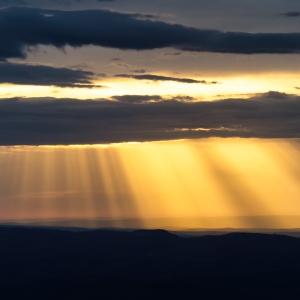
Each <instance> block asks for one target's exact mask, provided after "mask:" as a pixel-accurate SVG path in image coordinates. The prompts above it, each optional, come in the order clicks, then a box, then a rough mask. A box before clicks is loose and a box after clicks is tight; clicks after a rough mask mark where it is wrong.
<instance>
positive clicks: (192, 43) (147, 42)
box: [0, 7, 300, 60]
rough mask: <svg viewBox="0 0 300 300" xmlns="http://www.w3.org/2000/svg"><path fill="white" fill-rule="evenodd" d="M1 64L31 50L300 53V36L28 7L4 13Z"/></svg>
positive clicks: (0, 30)
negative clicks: (43, 47) (46, 47)
mask: <svg viewBox="0 0 300 300" xmlns="http://www.w3.org/2000/svg"><path fill="white" fill-rule="evenodd" d="M0 39H1V45H0V59H2V60H6V59H8V58H24V57H25V56H26V50H27V49H28V47H35V46H38V45H52V46H55V47H60V48H62V47H64V46H66V45H70V46H72V47H81V46H86V45H95V46H102V47H111V48H118V49H123V50H126V49H132V50H146V49H156V48H164V47H173V48H175V49H180V50H187V51H198V52H203V51H206V52H219V53H240V54H254V53H299V52H300V33H256V34H252V33H243V32H220V31H217V30H201V29H197V28H192V27H186V26H182V25H179V24H169V23H165V22H159V21H153V20H152V19H141V15H140V14H124V13H119V12H114V11H107V10H82V11H62V10H43V9H35V8H28V7H11V8H4V9H1V10H0Z"/></svg>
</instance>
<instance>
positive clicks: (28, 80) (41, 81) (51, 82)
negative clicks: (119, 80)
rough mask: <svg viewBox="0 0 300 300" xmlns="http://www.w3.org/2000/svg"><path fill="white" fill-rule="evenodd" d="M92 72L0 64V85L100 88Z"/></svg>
mask: <svg viewBox="0 0 300 300" xmlns="http://www.w3.org/2000/svg"><path fill="white" fill-rule="evenodd" d="M93 79H95V74H94V73H93V72H88V71H83V70H73V69H70V68H55V67H52V66H46V65H30V64H15V63H0V84H1V83H10V84H20V85H41V86H56V87H61V88H65V87H69V88H95V87H97V88H101V87H102V86H100V85H94V84H93V82H92V80H93Z"/></svg>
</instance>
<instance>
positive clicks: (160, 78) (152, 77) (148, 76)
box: [115, 74, 218, 84]
mask: <svg viewBox="0 0 300 300" xmlns="http://www.w3.org/2000/svg"><path fill="white" fill-rule="evenodd" d="M115 77H121V78H132V79H136V80H152V81H176V82H181V83H201V84H217V83H218V82H217V81H211V82H209V81H206V80H195V79H190V78H178V77H168V76H161V75H152V74H143V75H133V74H116V75H115Z"/></svg>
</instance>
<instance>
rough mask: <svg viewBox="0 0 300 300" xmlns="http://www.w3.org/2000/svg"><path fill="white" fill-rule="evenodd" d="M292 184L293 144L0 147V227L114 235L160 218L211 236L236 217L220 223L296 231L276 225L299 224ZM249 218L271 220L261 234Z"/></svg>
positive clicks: (297, 169) (295, 167)
mask: <svg viewBox="0 0 300 300" xmlns="http://www.w3.org/2000/svg"><path fill="white" fill-rule="evenodd" d="M299 179H300V141H299V140H297V139H295V140H260V139H217V138H215V139H213V138H211V139H200V140H180V141H168V142H148V143H124V144H111V145H86V146H55V147H54V146H52V147H47V146H40V147H27V146H24V147H0V219H1V220H12V219H45V218H96V217H101V218H113V219H114V220H115V226H121V227H122V226H123V225H124V224H123V223H122V222H123V221H122V220H123V219H124V218H136V219H138V220H139V222H140V223H139V224H140V226H141V227H153V226H156V225H155V222H154V221H153V219H157V218H160V220H162V219H163V218H170V219H173V221H170V222H169V223H168V224H167V225H169V226H178V227H208V226H209V227H220V226H223V223H224V222H223V223H222V222H221V223H220V219H219V221H218V220H217V219H218V218H227V219H230V218H233V217H245V218H243V220H242V219H241V221H239V222H232V223H230V222H229V223H230V224H231V225H232V226H236V227H260V228H264V227H270V226H272V227H277V228H285V227H293V226H294V227H296V223H295V222H288V221H287V217H286V216H299V215H300V208H299V207H300V206H299V199H300V185H299ZM251 216H278V217H276V218H275V221H274V222H272V224H268V223H267V222H266V221H263V219H259V220H258V219H257V220H256V222H255V223H253V222H252V221H249V220H250V219H249V218H247V217H251ZM280 216H282V217H280ZM284 216H285V217H284ZM157 220H158V219H157ZM175 220H177V221H175ZM180 220H181V221H180ZM212 220H215V221H214V222H213V223H212ZM153 222H154V223H153ZM225 223H226V222H225ZM225 223H224V224H225ZM229 223H228V222H227V223H226V224H229ZM153 224H154V225H153ZM156 224H157V226H160V224H161V223H159V221H157V223H156ZM124 226H125V225H124ZM298 226H299V224H298Z"/></svg>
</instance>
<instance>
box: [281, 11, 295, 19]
mask: <svg viewBox="0 0 300 300" xmlns="http://www.w3.org/2000/svg"><path fill="white" fill-rule="evenodd" d="M279 15H280V16H283V17H290V18H295V17H300V11H289V12H287V13H283V14H279Z"/></svg>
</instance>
